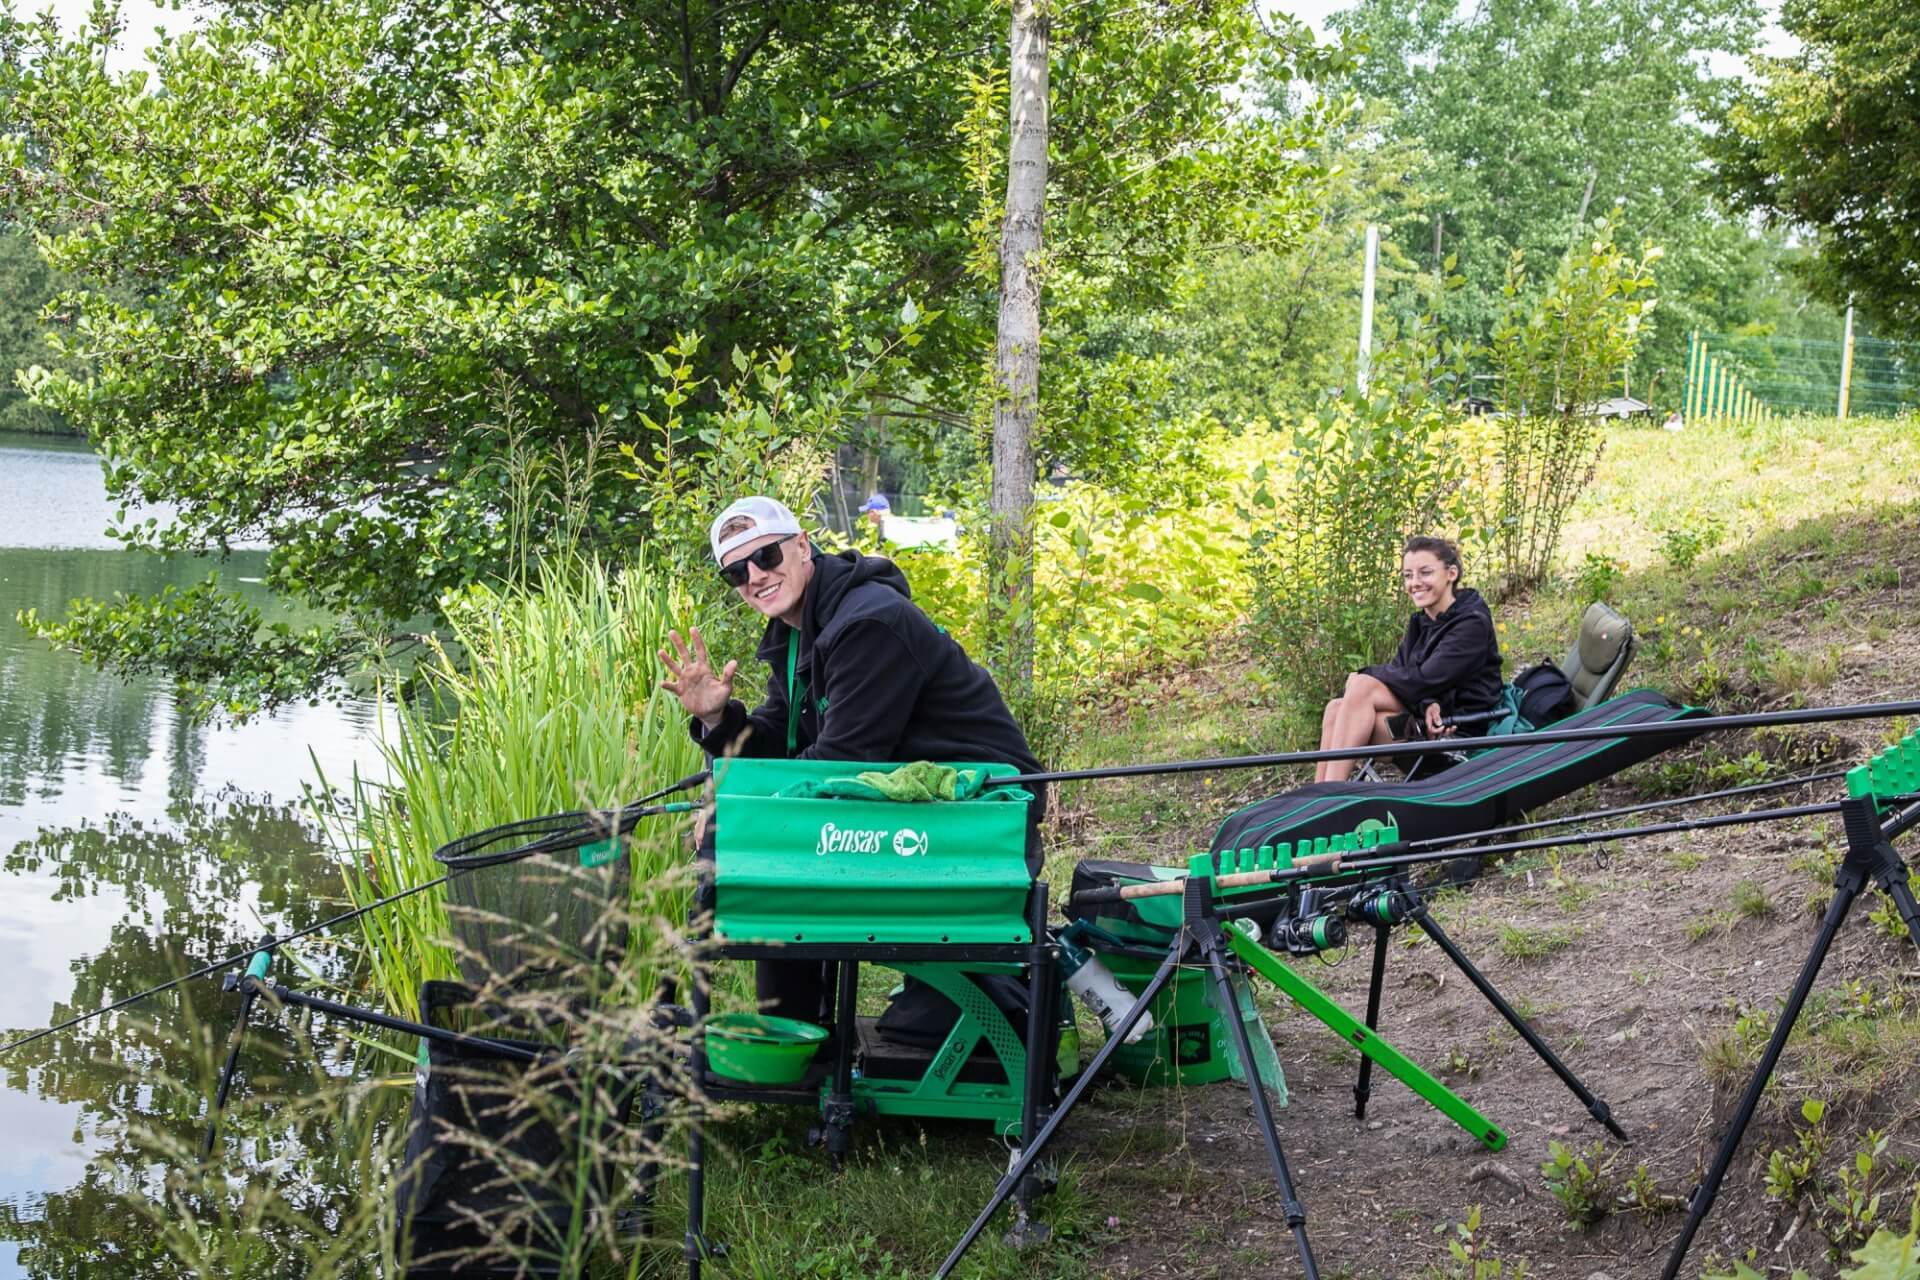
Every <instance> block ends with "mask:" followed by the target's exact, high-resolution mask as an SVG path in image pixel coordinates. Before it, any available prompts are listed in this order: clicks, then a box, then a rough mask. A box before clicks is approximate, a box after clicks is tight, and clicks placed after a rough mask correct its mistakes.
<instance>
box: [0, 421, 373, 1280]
mask: <svg viewBox="0 0 1920 1280" xmlns="http://www.w3.org/2000/svg"><path fill="white" fill-rule="evenodd" d="M113 514H114V511H113V509H112V508H111V507H110V506H109V504H108V502H107V498H106V493H105V489H104V486H103V485H102V482H101V474H100V464H99V461H98V459H97V458H95V457H94V455H93V454H92V453H91V452H89V451H88V450H87V449H85V448H84V447H82V446H79V445H77V444H74V443H71V442H62V441H50V440H47V439H44V438H41V437H34V436H9V435H4V434H0V854H4V856H5V862H4V864H3V865H0V1042H4V1041H6V1040H11V1039H12V1038H14V1036H15V1035H17V1034H23V1033H26V1032H29V1031H32V1030H36V1029H38V1028H40V1027H44V1026H47V1025H48V1024H50V1023H51V1022H54V1021H57V1020H59V1019H61V1018H64V1017H67V1016H70V1015H72V1014H74V1013H77V1012H81V1011H84V1010H85V1009H88V1008H91V1007H95V1006H97V1005H100V1004H104V1003H106V1002H108V1001H111V1000H113V999H116V998H118V997H121V996H125V995H128V994H130V993H132V992H134V991H137V990H141V989H144V988H145V987H148V986H150V985H153V984H155V983H158V982H161V981H164V980H166V979H167V978H169V977H171V976H172V975H173V974H174V973H176V972H178V971H180V970H181V969H184V968H189V967H193V966H196V965H199V964H201V963H204V962H206V961H208V960H212V959H215V958H218V957H220V956H223V955H226V954H229V953H231V952H234V951H237V950H239V949H241V948H243V947H244V946H245V945H246V944H247V943H248V942H249V941H251V940H253V939H256V938H258V937H259V935H260V934H261V933H263V932H265V931H267V930H268V929H274V930H286V929H289V928H298V927H300V926H301V925H303V924H306V923H311V922H312V921H314V920H317V919H319V918H321V917H322V916H323V915H325V914H328V913H330V912H331V911H335V910H338V909H340V906H341V898H342V892H341V882H340V877H339V873H338V871H337V869H336V868H335V866H334V864H333V862H332V861H331V859H330V857H329V854H328V852H327V850H326V849H325V848H324V846H323V844H322V842H321V841H320V840H319V839H318V837H317V835H316V833H315V831H314V830H313V829H312V827H311V825H310V824H309V823H308V821H307V820H306V818H305V815H304V810H303V809H302V807H301V798H302V787H303V785H304V784H306V783H308V782H310V781H312V780H313V779H314V777H315V761H316V760H317V761H318V763H319V765H320V767H321V768H322V769H324V770H325V771H326V774H327V776H328V777H329V778H333V779H344V778H345V777H346V776H347V775H349V774H350V773H351V771H352V770H353V769H354V768H355V767H356V766H359V767H360V768H361V769H362V770H363V771H368V772H372V771H374V763H375V761H376V760H377V753H376V751H375V750H374V746H373V743H374V738H375V733H376V725H375V713H374V710H373V708H372V706H371V705H370V704H369V703H367V702H365V701H348V702H346V703H345V704H343V705H337V706H334V705H328V706H321V707H301V708H297V709H293V710H289V711H286V712H283V713H281V714H279V715H276V716H273V717H271V718H266V719H261V720H258V721H256V722H253V723H249V724H246V725H241V726H222V727H207V726H199V725H194V724H191V723H189V722H187V720H186V719H185V718H184V717H183V716H182V715H181V714H180V712H179V709H178V708H177V707H176V706H175V704H174V700H173V697H172V695H171V692H170V690H169V689H168V688H167V687H166V685H165V684H164V683H161V682H157V681H152V680H135V681H132V682H130V683H123V682H121V681H119V680H117V679H113V678H111V677H107V676H102V675H101V674H99V673H98V672H96V671H94V670H93V669H92V668H91V667H88V666H86V665H85V664H84V663H82V662H81V661H80V660H79V659H77V658H74V657H72V656H70V655H66V654H59V653H54V652H51V651H50V650H49V649H48V648H47V646H46V645H44V644H42V643H41V642H40V641H38V640H34V639H32V638H31V637H29V636H28V635H27V634H26V633H25V632H24V631H23V630H22V629H21V627H20V626H19V624H18V623H17V622H16V621H15V620H14V618H15V615H16V613H18V611H20V610H21V609H27V608H33V609H38V610H39V611H40V612H41V614H42V615H43V616H54V617H58V616H60V615H61V614H62V613H63V612H64V611H65V608H66V604H67V601H69V600H70V599H73V598H74V597H77V596H93V597H101V596H108V595H111V594H112V593H113V592H115V591H130V592H137V591H150V590H154V589H157V588H159V587H160V586H162V585H164V584H167V583H175V584H179V585H182V586H184V585H187V584H189V583H191V582H194V581H197V580H199V579H200V578H201V577H203V576H204V575H205V573H206V572H207V569H208V566H207V565H206V564H204V563H194V562H173V563H169V562H166V561H162V560H160V559H159V558H157V557H152V556H147V555H143V554H138V553H133V552H128V551H124V550H121V549H119V547H118V544H117V543H115V542H113V541H112V540H111V539H109V538H107V537H106V536H105V533H104V531H105V529H106V527H107V525H108V524H109V522H110V520H111V518H112V516H113ZM260 563H261V554H260V553H259V552H242V553H239V554H237V555H236V556H235V557H234V558H233V559H232V560H230V561H228V562H227V563H226V564H224V565H222V566H220V567H219V568H220V572H221V574H222V575H223V577H227V578H230V579H240V580H244V579H247V578H250V577H257V575H258V574H259V572H260ZM250 589H252V590H258V588H257V587H254V588H250ZM263 599H264V597H263ZM321 963H323V964H324V959H323V960H322V961H321ZM236 1005H237V999H236V998H235V997H232V996H223V995H222V994H221V993H220V991H219V988H218V984H217V980H213V979H202V980H200V981H198V982H195V983H192V984H189V986H188V987H187V988H185V989H184V990H183V991H181V992H178V993H175V994H170V995H168V996H165V997H162V998H159V999H156V1000H154V1001H150V1002H148V1004H147V1005H145V1006H143V1007H141V1008H139V1009H136V1010H130V1011H129V1012H128V1013H127V1014H124V1015H112V1016H109V1017H106V1018H102V1019H99V1020H96V1021H94V1022H92V1023H89V1024H87V1025H85V1026H83V1027H80V1028H76V1029H74V1030H72V1031H68V1032H63V1033H61V1034H60V1035H57V1036H53V1037H48V1038H46V1039H43V1040H39V1041H36V1042H35V1043H34V1044H32V1045H29V1046H26V1047H24V1048H21V1049H17V1050H14V1051H13V1052H11V1053H8V1054H5V1055H0V1280H8V1278H10V1277H24V1276H33V1277H55V1276H58V1277H67V1276H75V1277H79V1276H85V1277H104V1276H114V1277H117V1276H122V1275H125V1276H135V1275H142V1274H152V1273H153V1272H152V1270H151V1269H150V1266H149V1264H147V1263H144V1262H143V1261H142V1257H143V1250H144V1249H145V1248H146V1247H147V1246H146V1244H145V1240H146V1239H147V1238H148V1237H150V1236H151V1234H152V1233H151V1228H150V1227H148V1226H145V1225H144V1224H143V1223H142V1222H141V1221H140V1219H139V1218H138V1216H137V1215H134V1214H130V1213H129V1211H128V1209H127V1207H126V1202H125V1200H124V1198H123V1193H124V1192H125V1191H127V1190H128V1189H129V1188H138V1187H142V1186H154V1185H158V1180H159V1178H160V1177H161V1176H162V1173H163V1172H164V1168H163V1166H164V1162H158V1161H156V1160H154V1159H153V1158H152V1156H151V1155H149V1154H147V1153H148V1151H149V1149H150V1140H148V1139H143V1138H141V1137H140V1136H139V1134H140V1130H141V1129H142V1127H151V1128H153V1129H155V1130H157V1131H159V1132H161V1133H163V1134H172V1135H174V1136H182V1135H184V1134H187V1133H190V1132H191V1130H192V1123H191V1122H192V1121H193V1119H194V1117H192V1116H190V1115H189V1114H188V1112H190V1111H191V1110H192V1106H191V1099H188V1100H187V1101H186V1102H184V1103H183V1101H182V1100H181V1098H180V1097H179V1096H178V1095H177V1094H174V1093H170V1092H169V1091H168V1090H167V1089H165V1088H162V1087H161V1086H160V1085H159V1084H158V1081H160V1080H162V1079H163V1078H165V1077H166V1076H168V1075H169V1074H172V1075H174V1076H182V1075H185V1074H186V1073H187V1070H188V1067H187V1063H188V1055H186V1054H185V1053H184V1052H183V1046H184V1045H185V1044H186V1043H187V1041H188V1039H189V1037H190V1034H191V1032H190V1028H192V1027H194V1026H195V1025H196V1019H197V1025H200V1026H201V1027H203V1029H204V1034H206V1035H211V1036H224V1035H225V1033H226V1028H227V1027H228V1026H229V1025H230V1023H231V1020H232V1017H233V1013H234V1010H235V1007H236ZM256 1021H258V1019H256ZM266 1034H267V1035H269V1036H270V1035H271V1034H272V1033H271V1030H270V1029H269V1030H268V1031H267V1033H266ZM254 1136H255V1137H256V1138H258V1137H259V1135H254ZM261 1141H265V1139H261ZM235 1145H241V1144H240V1143H239V1142H238V1141H236V1144H235ZM247 1154H248V1153H246V1152H244V1151H243V1152H242V1158H246V1157H247ZM253 1154H254V1156H255V1158H257V1155H258V1153H257V1152H255V1153H253Z"/></svg>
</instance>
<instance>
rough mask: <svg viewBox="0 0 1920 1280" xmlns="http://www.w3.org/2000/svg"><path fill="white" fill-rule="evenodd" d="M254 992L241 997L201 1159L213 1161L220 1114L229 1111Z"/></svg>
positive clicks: (214, 1097)
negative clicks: (229, 1098) (238, 1012)
mask: <svg viewBox="0 0 1920 1280" xmlns="http://www.w3.org/2000/svg"><path fill="white" fill-rule="evenodd" d="M253 1001H254V992H253V988H251V987H249V988H248V989H247V992H246V994H245V995H243V996H241V997H240V1016H239V1017H238V1018H235V1019H234V1020H233V1039H232V1041H231V1043H229V1044H228V1046H227V1065H226V1066H225V1067H224V1068H222V1070H221V1072H220V1087H219V1089H217V1090H216V1091H215V1092H214V1095H213V1107H212V1109H211V1110H210V1111H209V1112H208V1113H207V1137H206V1141H205V1142H204V1143H203V1144H202V1145H201V1148H200V1158H201V1159H203V1160H211V1159H213V1144H214V1140H215V1138H216V1137H217V1136H218V1134H219V1132H220V1113H221V1112H223V1111H225V1110H226V1109H227V1093H228V1091H229V1090H231V1089H232V1088H233V1073H234V1070H235V1069H236V1068H237V1067H239V1065H240V1045H241V1044H242V1042H244V1041H245V1040H246V1038H247V1017H248V1015H250V1014H251V1013H252V1012H253Z"/></svg>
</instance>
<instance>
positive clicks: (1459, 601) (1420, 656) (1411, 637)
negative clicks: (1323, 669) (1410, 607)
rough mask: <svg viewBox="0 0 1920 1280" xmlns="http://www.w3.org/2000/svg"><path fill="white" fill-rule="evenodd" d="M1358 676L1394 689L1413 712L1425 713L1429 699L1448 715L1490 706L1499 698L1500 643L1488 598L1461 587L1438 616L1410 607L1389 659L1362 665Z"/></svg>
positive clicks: (1494, 704)
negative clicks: (1393, 651) (1403, 627)
mask: <svg viewBox="0 0 1920 1280" xmlns="http://www.w3.org/2000/svg"><path fill="white" fill-rule="evenodd" d="M1361 674H1362V675H1369V676H1372V677H1373V678H1374V679H1376V680H1378V681H1379V682H1380V683H1381V684H1384V685H1385V686H1387V688H1389V689H1391V690H1393V696H1394V697H1396V698H1398V699H1400V705H1401V706H1404V707H1405V708H1406V709H1407V710H1409V711H1411V712H1413V713H1414V714H1415V715H1419V716H1423V717H1424V716H1425V715H1426V710H1427V704H1428V703H1430V702H1437V703H1439V704H1440V714H1441V715H1446V716H1451V715H1458V714H1460V713H1462V712H1467V711H1488V710H1491V709H1492V708H1493V707H1494V706H1496V705H1497V704H1498V703H1499V701H1500V645H1499V642H1498V641H1497V640H1495V639H1494V634H1493V614H1492V612H1490V611H1489V610H1488V608H1487V602H1486V601H1484V600H1482V599H1481V598H1480V593H1479V592H1478V591H1475V590H1474V589H1473V588H1472V587H1462V588H1461V589H1460V590H1458V591H1456V592H1455V593H1454V596H1453V603H1452V604H1451V605H1449V606H1448V607H1447V609H1446V611H1445V612H1444V613H1442V614H1441V615H1440V616H1439V617H1437V618H1429V617H1428V616H1427V611H1426V610H1424V609H1416V610H1414V611H1413V616H1412V617H1411V618H1408V619H1407V634H1406V635H1405V636H1404V637H1402V638H1401V640H1400V648H1399V649H1398V651H1396V652H1395V653H1394V655H1393V661H1391V662H1385V663H1379V664H1376V665H1374V666H1371V667H1362V668H1361Z"/></svg>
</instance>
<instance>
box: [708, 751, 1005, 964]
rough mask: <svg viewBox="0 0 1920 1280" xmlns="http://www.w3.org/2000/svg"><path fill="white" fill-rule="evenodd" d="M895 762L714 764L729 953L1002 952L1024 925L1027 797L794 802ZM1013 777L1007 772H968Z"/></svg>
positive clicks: (717, 875) (718, 915)
mask: <svg viewBox="0 0 1920 1280" xmlns="http://www.w3.org/2000/svg"><path fill="white" fill-rule="evenodd" d="M897 767H898V766H896V765H887V764H862V763H853V762H848V761H838V760H760V759H746V758H733V759H722V760H716V761H715V762H714V766H713V776H714V796H715V815H714V818H715V822H716V824H717V829H716V832H715V851H716V853H715V865H714V938H715V940H716V941H717V942H719V943H720V944H721V945H722V946H739V945H752V944H779V945H783V946H787V947H809V946H814V945H819V946H845V945H847V944H874V945H880V946H886V945H893V946H908V947H928V946H935V947H939V946H950V947H951V946H1008V945H1017V944H1020V943H1028V942H1031V941H1033V929H1032V925H1031V922H1030V921H1029V919H1028V892H1029V890H1030V889H1031V887H1032V885H1033V876H1032V875H1031V874H1030V873H1029V872H1028V870H1027V857H1026V850H1027V810H1028V806H1029V805H1030V804H1031V803H1032V801H1033V796H1032V795H1031V793H1029V792H1026V791H1023V790H1020V789H1019V788H1017V787H1001V788H996V789H995V790H997V791H999V792H1001V793H1002V795H1000V796H999V797H996V798H986V797H982V798H976V799H972V800H949V801H934V802H930V803H924V804H911V803H893V802H888V801H869V800H849V799H822V798H793V797H788V796H782V795H779V794H778V793H779V792H781V791H785V790H787V789H788V788H791V787H793V786H794V785H795V784H797V783H801V782H806V781H824V780H826V779H830V778H847V777H852V776H853V775H855V774H858V773H861V772H863V771H866V770H879V769H892V768H897ZM953 767H955V768H958V769H975V770H984V771H986V772H987V773H988V774H991V775H994V776H999V777H1008V776H1012V775H1014V774H1017V773H1018V772H1019V771H1018V770H1017V769H1015V768H1014V767H1013V766H1011V765H1004V764H961V765H955V766H953Z"/></svg>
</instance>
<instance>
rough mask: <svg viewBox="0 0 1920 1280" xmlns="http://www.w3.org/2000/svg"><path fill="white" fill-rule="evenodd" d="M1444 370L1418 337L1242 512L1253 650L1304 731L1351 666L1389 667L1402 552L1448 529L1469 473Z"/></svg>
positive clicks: (1264, 476) (1427, 338)
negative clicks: (1419, 538) (1435, 379)
mask: <svg viewBox="0 0 1920 1280" xmlns="http://www.w3.org/2000/svg"><path fill="white" fill-rule="evenodd" d="M1440 360H1441V356H1440V354H1439V345H1438V342H1437V339H1434V338H1433V337H1432V336H1431V334H1430V332H1421V331H1416V333H1415V335H1414V336H1412V337H1410V338H1408V339H1406V340H1404V341H1403V343H1402V344H1400V345H1398V346H1396V347H1394V348H1391V349H1389V351H1387V352H1386V353H1383V355H1382V357H1381V360H1380V362H1379V365H1378V375H1379V376H1377V377H1376V381H1375V383H1374V386H1373V389H1372V394H1370V395H1369V396H1367V397H1361V396H1358V395H1349V396H1347V397H1345V398H1343V399H1341V400H1338V401H1335V402H1333V403H1330V404H1328V405H1327V406H1326V407H1324V408H1322V409H1321V410H1320V411H1319V412H1317V413H1313V414H1309V415H1307V416H1305V417H1303V418H1302V419H1301V420H1300V421H1299V422H1298V423H1297V424H1296V425H1295V427H1294V430H1293V448H1292V449H1291V450H1290V452H1289V455H1288V458H1287V459H1286V465H1285V466H1284V467H1282V466H1273V465H1269V466H1267V467H1265V468H1264V469H1261V470H1257V471H1256V472H1255V473H1254V480H1255V481H1256V482H1257V483H1256V486H1255V487H1254V489H1253V490H1252V492H1251V493H1250V494H1249V495H1248V501H1247V503H1246V505H1245V506H1243V507H1242V509H1241V515H1242V518H1243V519H1244V520H1245V521H1246V523H1247V526H1248V528H1249V529H1250V530H1252V532H1251V534H1250V536H1249V538H1248V540H1247V559H1248V567H1249V569H1250V571H1251V575H1252V580H1253V605H1252V608H1251V610H1250V613H1249V617H1248V623H1249V625H1250V626H1251V627H1252V630H1253V636H1254V643H1255V647H1256V649H1257V650H1258V651H1259V652H1261V653H1263V654H1264V655H1265V656H1266V658H1267V660H1268V661H1269V662H1270V663H1271V664H1272V665H1273V666H1274V668H1275V670H1276V672H1277V674H1278V675H1279V676H1280V677H1281V678H1282V681H1283V682H1284V684H1285V685H1286V686H1287V687H1288V689H1289V692H1290V695H1291V698H1292V700H1293V701H1294V703H1295V704H1296V714H1297V715H1298V716H1299V717H1300V718H1301V721H1302V725H1303V727H1305V726H1306V725H1309V724H1311V722H1312V719H1313V716H1314V713H1315V710H1316V709H1317V707H1318V704H1319V702H1320V701H1321V700H1322V699H1324V698H1326V697H1328V696H1331V695H1332V694H1334V693H1336V692H1337V691H1338V690H1339V688H1340V685H1341V683H1342V682H1343V681H1344V679H1345V678H1346V674H1347V673H1348V672H1349V671H1352V670H1353V669H1355V668H1356V667H1360V666H1364V665H1366V664H1368V663H1371V662H1375V661H1378V660H1380V659H1382V658H1385V657H1387V656H1389V655H1390V654H1391V653H1392V651H1393V646H1394V644H1395V642H1396V641H1397V639H1398V637H1399V634H1400V630H1401V626H1402V624H1403V622H1404V619H1405V616H1406V609H1407V604H1406V599H1405V597H1404V596H1403V595H1402V594H1401V591H1400V572H1399V569H1400V547H1401V544H1402V543H1403V542H1404V541H1405V539H1406V538H1407V536H1408V535H1410V534H1414V533H1428V532H1434V531H1442V530H1450V529H1452V528H1454V527H1455V526H1456V525H1457V523H1458V511H1457V508H1456V501H1457V498H1458V492H1459V486H1460V482H1461V478H1462V476H1463V475H1464V472H1465V463H1464V460H1463V456H1462V452H1461V449H1460V447H1459V440H1458V437H1457V435H1456V433H1455V432H1454V430H1453V425H1454V420H1453V418H1452V416H1451V415H1450V414H1449V413H1448V412H1447V410H1446V409H1445V407H1444V403H1443V397H1444V392H1443V391H1442V390H1441V389H1439V388H1437V387H1435V386H1434V385H1432V384H1431V383H1430V382H1427V381H1424V380H1423V378H1422V376H1421V375H1423V374H1426V373H1429V372H1430V371H1431V370H1432V369H1433V368H1434V366H1435V365H1436V364H1438V363H1439V362H1440Z"/></svg>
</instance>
